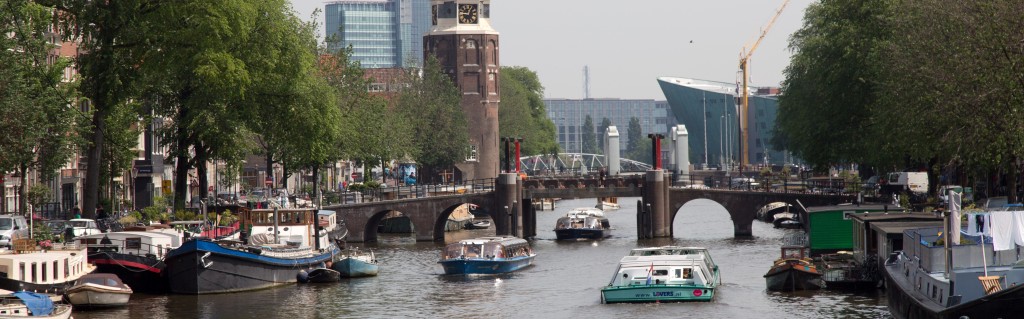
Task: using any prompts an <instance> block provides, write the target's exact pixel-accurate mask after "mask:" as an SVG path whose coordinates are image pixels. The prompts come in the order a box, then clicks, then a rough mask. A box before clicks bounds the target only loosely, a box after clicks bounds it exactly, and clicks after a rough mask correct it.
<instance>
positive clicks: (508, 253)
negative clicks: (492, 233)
mask: <svg viewBox="0 0 1024 319" xmlns="http://www.w3.org/2000/svg"><path fill="white" fill-rule="evenodd" d="M532 254H533V249H532V248H530V243H529V242H527V241H526V240H525V239H522V238H517V237H511V236H505V237H480V238H475V239H465V240H461V241H459V242H457V243H451V244H448V245H447V246H445V247H444V250H443V251H442V252H441V260H449V259H494V258H516V257H526V256H530V255H532Z"/></svg>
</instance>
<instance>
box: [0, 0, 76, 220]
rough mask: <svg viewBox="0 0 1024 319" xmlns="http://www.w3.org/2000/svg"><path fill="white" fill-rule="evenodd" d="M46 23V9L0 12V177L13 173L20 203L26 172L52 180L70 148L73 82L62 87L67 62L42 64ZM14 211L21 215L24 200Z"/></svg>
mask: <svg viewBox="0 0 1024 319" xmlns="http://www.w3.org/2000/svg"><path fill="white" fill-rule="evenodd" d="M52 20H53V19H52V16H51V11H50V10H49V8H47V7H44V6H41V5H38V4H36V3H33V2H30V1H15V0H10V1H8V2H6V4H5V7H4V8H2V9H0V34H3V36H0V65H2V66H3V67H0V132H3V133H2V134H0V174H2V173H3V172H8V171H17V172H18V175H19V176H20V177H19V178H20V180H21V181H20V185H22V187H21V188H20V189H19V194H20V195H19V197H20V198H29V196H28V195H29V194H28V189H27V185H28V183H27V182H28V180H27V177H28V174H29V173H30V172H31V171H33V170H34V171H37V172H39V177H41V179H42V180H47V179H51V178H53V176H54V174H55V173H56V171H57V169H59V168H60V167H61V166H62V165H64V163H65V162H66V161H67V159H68V158H69V157H70V155H71V148H72V146H73V145H74V144H75V138H76V135H75V134H74V133H75V130H74V127H73V123H74V120H75V116H76V115H77V110H76V109H74V108H72V107H70V106H69V105H70V104H71V101H73V92H74V91H73V89H74V83H63V82H62V75H63V72H64V69H65V68H66V67H67V66H68V65H70V61H69V60H67V59H59V60H57V61H55V62H53V63H51V62H50V61H48V57H49V52H50V50H52V49H53V46H52V45H51V44H50V43H49V42H48V37H47V36H46V33H47V32H48V29H49V27H50V24H49V23H50V22H51V21H52ZM18 209H19V211H20V212H22V213H25V212H26V210H27V201H21V205H20V207H19V208H18Z"/></svg>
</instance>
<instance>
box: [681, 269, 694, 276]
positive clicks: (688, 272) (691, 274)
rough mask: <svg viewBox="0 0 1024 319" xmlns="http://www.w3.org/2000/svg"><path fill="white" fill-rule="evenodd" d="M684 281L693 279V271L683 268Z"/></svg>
mask: <svg viewBox="0 0 1024 319" xmlns="http://www.w3.org/2000/svg"><path fill="white" fill-rule="evenodd" d="M683 279H693V269H690V268H683Z"/></svg>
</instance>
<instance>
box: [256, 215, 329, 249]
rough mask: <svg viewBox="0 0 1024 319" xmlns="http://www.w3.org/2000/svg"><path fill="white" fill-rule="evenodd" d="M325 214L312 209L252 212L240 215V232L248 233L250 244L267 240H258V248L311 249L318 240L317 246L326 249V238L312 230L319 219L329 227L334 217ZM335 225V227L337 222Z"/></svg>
mask: <svg viewBox="0 0 1024 319" xmlns="http://www.w3.org/2000/svg"><path fill="white" fill-rule="evenodd" d="M325 215H326V216H325ZM325 215H321V214H320V213H319V212H318V211H317V210H313V209H253V210H251V211H241V212H239V220H240V221H241V224H242V225H243V226H242V229H248V230H249V241H250V244H256V243H255V242H254V239H256V238H261V239H267V240H268V241H264V240H260V241H259V244H260V245H267V246H274V245H286V246H297V247H312V246H314V245H315V244H316V243H317V237H319V239H320V241H319V244H320V247H327V245H328V244H329V242H328V239H327V238H326V236H317V233H316V232H315V231H314V227H315V226H316V225H319V223H320V221H321V219H320V218H321V216H323V218H324V221H326V222H327V223H328V226H330V225H331V220H332V218H331V217H333V216H332V215H330V214H325ZM334 225H337V220H336V219H334Z"/></svg>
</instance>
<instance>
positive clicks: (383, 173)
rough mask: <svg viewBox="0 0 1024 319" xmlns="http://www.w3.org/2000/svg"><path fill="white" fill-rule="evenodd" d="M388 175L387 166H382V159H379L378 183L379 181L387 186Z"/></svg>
mask: <svg viewBox="0 0 1024 319" xmlns="http://www.w3.org/2000/svg"><path fill="white" fill-rule="evenodd" d="M388 173H390V171H389V170H388V167H387V165H386V164H384V159H383V158H381V159H380V181H381V183H382V184H387V183H388Z"/></svg>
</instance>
